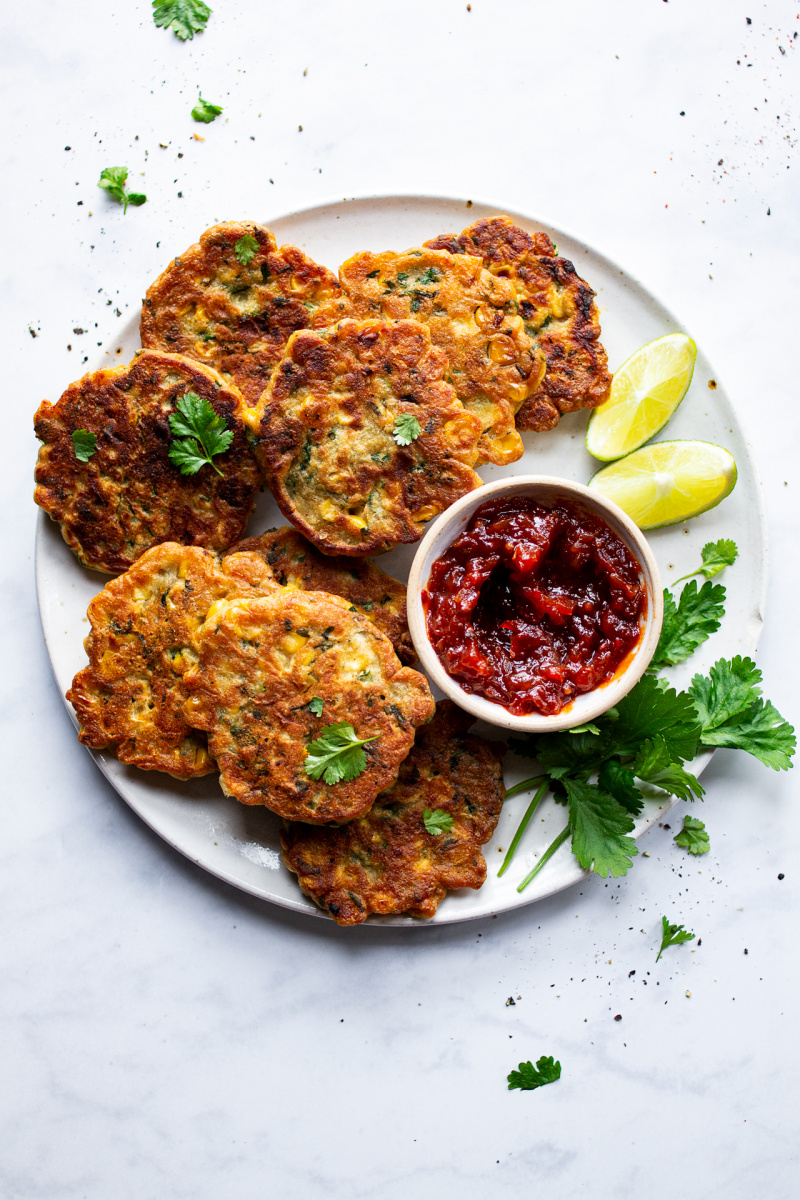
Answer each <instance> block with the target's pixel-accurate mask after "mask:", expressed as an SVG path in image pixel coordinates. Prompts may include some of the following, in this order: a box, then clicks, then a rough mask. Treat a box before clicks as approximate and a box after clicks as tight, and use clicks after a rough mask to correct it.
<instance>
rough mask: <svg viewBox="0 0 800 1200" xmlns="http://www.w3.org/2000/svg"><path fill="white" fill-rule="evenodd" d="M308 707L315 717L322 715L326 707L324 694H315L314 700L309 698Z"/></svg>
mask: <svg viewBox="0 0 800 1200" xmlns="http://www.w3.org/2000/svg"><path fill="white" fill-rule="evenodd" d="M308 707H309V708H310V710H311V712H312V713H313V714H314V716H315V717H321V716H322V709H323V707H324V703H323V699H322V696H314V698H313V700H309V702H308Z"/></svg>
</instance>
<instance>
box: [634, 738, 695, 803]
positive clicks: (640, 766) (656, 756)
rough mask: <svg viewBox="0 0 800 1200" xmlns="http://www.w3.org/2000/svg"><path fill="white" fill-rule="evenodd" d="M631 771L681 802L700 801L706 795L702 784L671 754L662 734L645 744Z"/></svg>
mask: <svg viewBox="0 0 800 1200" xmlns="http://www.w3.org/2000/svg"><path fill="white" fill-rule="evenodd" d="M631 770H632V772H633V774H634V775H636V776H637V777H638V778H639V779H643V780H644V781H645V782H646V783H652V784H654V785H655V786H656V787H660V788H661V789H662V790H663V791H665V792H669V793H670V795H672V796H678V797H680V799H681V800H693V799H694V797H695V796H697V798H698V799H700V797H701V796H703V795H704V794H705V791H704V788H703V786H702V784H701V783H700V782H699V780H697V779H696V778H695V777H694V775H690V774H689V772H688V771H686V770H684V768H683V765H682V764H681V763H680V762H679V761H677V760H676V759H674V758H673V757H672V755H671V754H670V751H669V747H668V746H667V743H666V742H665V741H664V738H663V737H662V736H661V734H656V736H655V737H654V738H650V739H648V741H646V742H643V743H642V745H641V746H640V748H639V752H638V753H637V755H636V758H635V759H634V760H633V763H632V764H631Z"/></svg>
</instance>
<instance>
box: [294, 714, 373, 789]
mask: <svg viewBox="0 0 800 1200" xmlns="http://www.w3.org/2000/svg"><path fill="white" fill-rule="evenodd" d="M378 736H379V735H378V734H377V733H376V734H375V735H374V736H373V737H369V738H357V737H356V731H355V729H354V728H353V726H352V725H350V724H349V723H348V722H347V721H339V722H338V723H337V724H335V725H326V726H325V728H324V729H323V730H322V731H321V732H320V735H319V737H318V738H315V739H314V741H313V742H310V743H309V747H308V750H307V752H306V761H305V771H306V775H308V776H309V777H310V778H311V779H320V778H321V779H324V780H325V783H327V784H334V783H342V782H344V783H349V781H350V780H351V779H357V778H358V776H359V775H360V774H361V772H362V771H365V770H366V767H367V756H366V754H365V753H364V751H363V750H362V749H361V747H362V746H366V744H367V742H374V741H375V740H376V739H377V738H378Z"/></svg>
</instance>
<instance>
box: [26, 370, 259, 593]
mask: <svg viewBox="0 0 800 1200" xmlns="http://www.w3.org/2000/svg"><path fill="white" fill-rule="evenodd" d="M187 392H194V393H195V395H197V396H200V397H202V398H204V399H205V400H207V401H208V402H209V404H210V405H211V407H212V408H213V409H214V411H215V413H217V415H218V416H220V417H223V418H224V420H225V422H226V424H227V427H228V429H231V430H233V432H234V438H233V442H232V443H231V445H230V448H229V449H228V450H226V451H225V452H224V453H223V454H219V455H217V456H216V457H215V458H214V467H211V466H204V467H202V468H201V469H200V470H199V471H198V472H197V474H195V475H181V473H180V470H179V469H178V467H177V466H175V464H174V463H172V462H171V461H170V459H169V448H170V444H171V441H172V439H173V435H172V433H171V431H170V428H169V424H168V418H169V417H170V416H171V415H172V414H174V413H175V412H176V404H177V401H178V399H179V398H180V397H181V396H184V395H186V394H187ZM34 428H35V430H36V436H37V437H38V438H39V440H40V441H42V442H44V445H43V446H42V448H41V449H40V451H39V459H38V462H37V465H36V490H35V492H34V500H35V501H36V503H37V504H39V505H41V507H42V508H43V509H44V510H45V511H46V512H47V513H49V515H50V516H51V517H52V518H53V520H54V521H58V522H59V524H60V525H61V532H62V533H63V535H64V540H65V541H66V543H67V545H68V546H69V547H70V549H71V550H74V552H75V553H76V554H77V556H78V558H79V559H80V560H81V562H82V563H83V564H84V566H87V567H92V568H93V569H94V570H96V571H105V572H107V573H108V574H109V575H115V574H117V572H119V571H124V570H125V569H126V568H127V567H129V566H131V564H132V563H134V562H135V561H136V559H137V558H138V557H139V555H140V554H142V553H143V552H144V551H145V550H147V549H149V548H150V547H151V546H154V545H156V544H157V543H159V542H168V541H171V542H188V543H190V544H192V545H197V546H205V547H207V548H208V549H211V550H225V549H227V548H228V546H230V545H231V544H232V543H233V542H235V541H236V539H237V538H240V537H241V536H242V534H243V532H244V528H245V525H246V524H247V518H248V517H249V515H250V512H251V510H252V508H253V503H254V500H255V496H256V492H257V491H258V489H259V488H260V487H261V485H262V482H263V477H262V474H261V469H260V467H259V465H258V463H257V462H256V459H255V458H254V457H253V452H252V450H251V449H250V444H249V441H248V434H247V431H246V429H245V426H244V424H243V422H242V397H241V395H240V393H239V392H238V391H237V389H236V388H233V387H229V386H227V385H226V384H225V383H224V381H223V380H222V379H221V378H220V376H219V375H217V373H216V372H215V371H211V370H209V368H208V367H203V366H200V365H199V364H198V363H195V362H191V361H190V360H189V359H188V358H181V357H179V356H178V355H177V354H160V353H158V352H156V351H139V353H138V354H136V355H135V356H134V358H133V359H132V361H131V362H130V363H129V364H128V366H121V367H113V368H108V369H106V370H102V371H94V372H93V373H92V374H90V375H84V377H83V379H79V380H78V382H77V383H73V384H71V385H70V386H69V387H68V388H67V390H66V391H65V392H64V394H63V396H62V397H61V399H60V400H59V401H58V402H57V403H56V404H54V405H53V404H49V403H48V402H47V401H46V400H45V401H44V402H43V403H42V404H41V405H40V407H39V411H38V412H37V413H36V417H35V419H34ZM80 429H85V430H88V431H89V432H90V433H94V434H96V436H97V446H96V449H95V452H94V454H93V455H92V457H91V458H90V459H89V461H88V462H81V461H80V460H79V459H78V458H77V456H76V454H75V447H74V445H73V442H72V434H73V432H74V431H76V430H80ZM214 468H216V470H215V469H214ZM217 472H220V474H218V473H217Z"/></svg>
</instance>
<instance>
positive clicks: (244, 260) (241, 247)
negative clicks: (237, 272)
mask: <svg viewBox="0 0 800 1200" xmlns="http://www.w3.org/2000/svg"><path fill="white" fill-rule="evenodd" d="M233 252H234V254H235V255H236V257H237V258H238V260H239V262H240V263H241V264H242V266H243V267H248V266H249V265H250V263H251V262H252V261H253V259H254V258H255V256H256V254H257V253H258V242H257V241H256V239H255V238H254V237H253V235H252V233H244V234H242V236H241V237H240V238H239V239H238V240H237V241H235V242H234V243H233Z"/></svg>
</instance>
